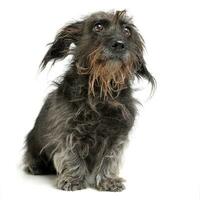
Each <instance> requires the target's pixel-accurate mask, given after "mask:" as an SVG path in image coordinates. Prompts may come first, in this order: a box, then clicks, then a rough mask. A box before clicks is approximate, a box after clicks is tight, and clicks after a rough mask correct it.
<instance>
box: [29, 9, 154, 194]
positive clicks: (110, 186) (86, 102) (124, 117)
mask: <svg viewBox="0 0 200 200" xmlns="http://www.w3.org/2000/svg"><path fill="white" fill-rule="evenodd" d="M72 43H73V44H75V47H74V49H72V48H70V45H71V44H72ZM143 48H144V44H143V39H142V37H141V35H140V34H139V33H138V31H137V29H136V27H135V26H134V25H133V23H132V21H131V19H130V18H129V17H127V15H126V13H125V11H117V12H109V13H105V12H98V13H95V14H92V15H91V16H89V17H87V18H85V19H84V20H82V21H78V22H75V23H73V24H70V25H68V26H65V27H64V28H63V29H62V30H61V31H60V32H59V33H58V35H57V36H56V38H55V41H54V42H53V43H52V44H51V47H50V48H49V50H48V52H47V54H46V55H45V57H44V59H43V61H42V65H41V66H42V69H44V68H45V66H46V65H47V63H48V62H49V61H53V63H55V62H56V61H57V60H61V59H64V58H65V57H66V56H68V55H69V54H73V60H72V63H71V64H70V69H69V70H68V71H67V72H66V73H65V74H64V76H63V79H62V80H61V81H60V82H59V83H57V88H56V89H55V90H54V91H53V92H51V93H50V94H49V95H48V97H47V99H46V102H45V103H44V106H43V107H42V110H41V111H40V114H39V116H38V117H37V119H36V122H35V126H34V128H33V129H32V130H31V132H30V133H29V134H28V136H27V139H26V153H25V165H26V170H27V171H28V172H30V173H31V174H52V173H55V174H57V187H58V188H60V189H63V190H79V189H83V188H86V187H87V186H91V187H94V188H96V189H98V190H105V191H121V190H123V189H124V185H123V179H121V178H119V177H118V174H119V162H120V157H121V154H122V151H123V147H124V145H125V144H126V142H127V138H128V133H129V131H130V129H131V127H132V126H133V123H134V119H135V115H136V100H135V99H134V98H132V96H131V86H130V84H131V81H133V80H134V78H135V77H137V78H144V79H147V80H148V81H149V82H150V83H151V85H152V86H154V84H155V81H154V78H153V76H152V75H151V74H150V73H149V71H148V70H147V68H146V65H145V61H144V59H143Z"/></svg>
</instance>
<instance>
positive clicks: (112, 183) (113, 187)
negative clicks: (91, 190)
mask: <svg viewBox="0 0 200 200" xmlns="http://www.w3.org/2000/svg"><path fill="white" fill-rule="evenodd" d="M123 181H124V180H123V179H122V178H106V179H102V180H101V181H100V182H99V183H98V184H97V186H96V189H97V190H99V191H110V192H121V191H123V190H124V189H125V186H124V184H123Z"/></svg>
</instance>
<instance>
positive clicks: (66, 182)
mask: <svg viewBox="0 0 200 200" xmlns="http://www.w3.org/2000/svg"><path fill="white" fill-rule="evenodd" d="M57 188H58V189H61V190H66V191H75V190H82V189H85V188H86V182H85V181H84V180H80V179H73V178H68V177H66V178H65V177H62V178H60V177H58V179H57Z"/></svg>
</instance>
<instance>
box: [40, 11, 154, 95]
mask: <svg viewBox="0 0 200 200" xmlns="http://www.w3.org/2000/svg"><path fill="white" fill-rule="evenodd" d="M72 43H73V44H75V49H74V50H73V51H71V50H70V45H71V44H72ZM143 48H144V42H143V39H142V37H141V35H140V34H139V33H138V31H137V29H136V27H135V25H134V24H133V23H132V20H131V18H129V17H128V16H127V15H126V12H125V11H117V12H109V13H105V12H98V13H95V14H92V15H90V16H89V17H86V18H85V19H84V20H82V21H78V22H75V23H73V24H70V25H68V26H65V27H64V28H63V29H62V30H61V31H60V32H59V33H58V34H57V36H56V38H55V41H54V42H53V43H52V44H51V47H50V49H49V50H48V52H47V54H46V55H45V57H44V59H43V61H42V68H45V66H46V64H47V63H48V62H49V61H53V63H55V61H57V60H59V59H64V58H65V57H66V56H67V55H69V54H71V53H72V54H73V55H74V62H75V66H76V69H77V73H78V74H80V75H88V76H89V90H88V91H89V94H92V95H94V96H95V93H96V88H99V89H100V90H98V89H97V90H98V91H100V96H104V97H107V96H111V97H113V96H112V93H113V92H117V93H118V92H119V91H121V90H122V89H124V88H125V87H126V84H127V83H128V81H129V80H131V79H133V78H134V77H135V76H136V77H138V78H144V79H147V80H148V81H149V82H150V83H151V85H152V86H153V87H154V85H155V80H154V78H153V76H152V75H151V74H150V73H149V71H148V70H147V68H146V65H145V61H144V58H143Z"/></svg>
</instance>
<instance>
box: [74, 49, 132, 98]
mask: <svg viewBox="0 0 200 200" xmlns="http://www.w3.org/2000/svg"><path fill="white" fill-rule="evenodd" d="M101 55H102V48H101V47H99V48H97V49H96V50H95V51H93V52H92V53H91V54H90V55H89V56H88V60H89V66H88V67H86V68H85V67H81V66H79V65H77V69H78V73H79V74H89V89H88V94H89V95H93V96H95V95H96V91H95V88H96V86H97V87H99V88H100V97H103V98H104V99H105V98H106V97H108V96H110V97H111V98H114V97H113V92H116V93H119V92H120V91H121V90H122V89H124V88H126V84H125V82H126V80H127V79H130V78H131V76H132V74H133V60H132V56H128V58H127V59H126V61H122V60H111V59H110V60H102V58H101Z"/></svg>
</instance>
